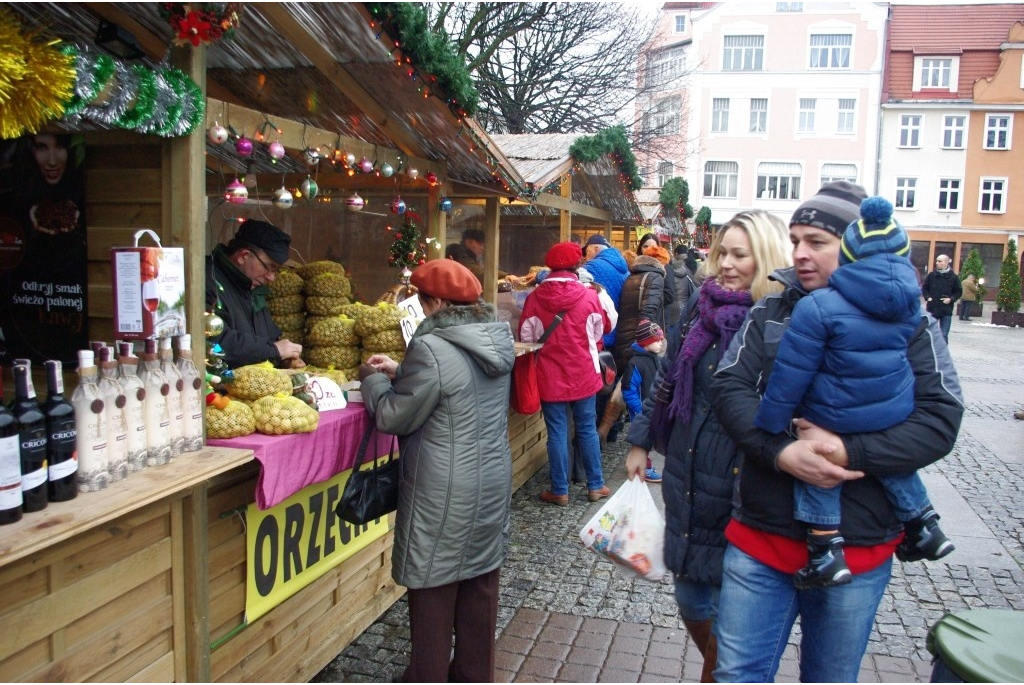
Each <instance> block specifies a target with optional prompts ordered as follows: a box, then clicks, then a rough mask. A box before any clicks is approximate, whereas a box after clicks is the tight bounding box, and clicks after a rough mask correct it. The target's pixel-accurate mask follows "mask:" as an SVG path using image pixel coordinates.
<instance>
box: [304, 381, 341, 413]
mask: <svg viewBox="0 0 1024 685" xmlns="http://www.w3.org/2000/svg"><path fill="white" fill-rule="evenodd" d="M306 390H308V391H309V394H310V395H312V396H313V399H315V400H316V408H317V409H319V410H320V411H322V412H323V411H330V410H332V409H344V408H345V407H347V406H348V402H347V401H345V393H343V392H342V391H341V388H339V387H338V384H337V383H335V382H334V381H332V380H331V379H330V378H327V377H326V376H312V377H310V379H309V380H308V381H307V382H306Z"/></svg>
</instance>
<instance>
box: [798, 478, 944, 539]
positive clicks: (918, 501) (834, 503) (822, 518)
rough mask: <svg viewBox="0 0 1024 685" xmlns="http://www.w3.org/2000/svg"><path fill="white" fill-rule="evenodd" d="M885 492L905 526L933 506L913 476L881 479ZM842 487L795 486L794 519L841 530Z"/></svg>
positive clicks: (922, 483) (801, 482) (800, 482)
mask: <svg viewBox="0 0 1024 685" xmlns="http://www.w3.org/2000/svg"><path fill="white" fill-rule="evenodd" d="M878 480H879V481H880V482H881V483H882V486H883V487H884V488H885V496H886V497H888V498H889V503H890V504H892V507H893V509H895V511H896V518H898V519H899V520H900V521H903V522H904V523H906V522H907V521H913V520H914V519H916V518H917V517H918V516H920V515H921V514H922V513H924V510H925V509H927V508H928V507H930V506H931V502H930V501H929V500H928V491H927V490H925V487H924V481H922V480H921V477H920V476H918V475H917V472H913V473H910V474H907V475H900V476H878ZM842 487H843V486H842V484H840V485H837V486H835V487H834V488H821V487H818V486H817V485H808V484H807V483H805V482H803V481H802V480H797V481H796V482H795V483H794V484H793V518H795V519H796V520H797V521H803V522H804V523H812V524H817V525H819V526H832V527H833V528H834V527H836V526H839V525H840V523H841V521H840V514H839V495H840V494H841V493H842Z"/></svg>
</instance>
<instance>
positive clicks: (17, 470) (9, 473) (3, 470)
mask: <svg viewBox="0 0 1024 685" xmlns="http://www.w3.org/2000/svg"><path fill="white" fill-rule="evenodd" d="M21 502H22V497H21V459H20V456H19V452H18V436H17V435H12V436H10V437H8V438H0V510H3V511H7V510H9V509H17V508H18V507H20V506H21Z"/></svg>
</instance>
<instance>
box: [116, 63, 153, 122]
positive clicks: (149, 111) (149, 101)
mask: <svg viewBox="0 0 1024 685" xmlns="http://www.w3.org/2000/svg"><path fill="white" fill-rule="evenodd" d="M131 71H132V73H133V74H134V75H135V76H136V78H138V83H139V87H138V90H136V92H135V102H134V103H132V105H131V107H130V108H128V109H126V110H125V112H124V114H122V115H121V116H120V117H118V118H117V120H116V121H114V123H115V124H117V125H118V126H120V127H121V128H128V129H136V128H139V127H140V126H141V125H142V124H143V123H144V122H146V121H148V120H149V118H150V117H151V116H153V109H154V108H155V107H156V75H155V74H154V73H153V70H152V69H149V68H147V67H145V66H143V65H141V64H133V65H132V67H131Z"/></svg>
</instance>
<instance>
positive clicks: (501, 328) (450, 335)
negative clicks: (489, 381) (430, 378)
mask: <svg viewBox="0 0 1024 685" xmlns="http://www.w3.org/2000/svg"><path fill="white" fill-rule="evenodd" d="M427 335H434V336H437V337H438V338H440V339H442V340H444V341H446V342H449V343H451V344H452V345H454V346H455V347H458V348H459V349H460V350H462V351H463V352H464V353H466V354H467V355H468V356H469V357H470V358H471V359H472V360H473V361H474V362H475V363H476V365H477V366H479V367H480V369H481V371H483V372H484V373H485V374H487V375H488V376H491V377H496V376H500V375H502V374H506V373H510V372H511V371H512V364H513V362H514V361H515V348H514V340H513V339H512V330H511V329H510V328H509V326H508V323H506V322H502V321H498V312H497V309H496V308H495V307H494V305H492V304H486V303H480V304H472V305H450V306H448V307H445V308H444V309H439V310H437V311H436V312H434V313H433V314H431V315H430V316H428V317H427V318H425V319H424V320H423V321H422V322H420V325H419V327H418V328H417V329H416V332H415V333H414V334H413V339H412V341H411V342H410V344H415V343H416V341H417V340H418V339H419V338H422V337H424V336H427Z"/></svg>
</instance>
